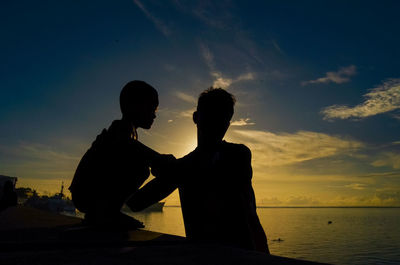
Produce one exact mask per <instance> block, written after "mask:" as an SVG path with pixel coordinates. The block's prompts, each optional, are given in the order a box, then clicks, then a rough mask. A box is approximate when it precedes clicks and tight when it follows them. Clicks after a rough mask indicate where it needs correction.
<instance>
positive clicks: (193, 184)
mask: <svg viewBox="0 0 400 265" xmlns="http://www.w3.org/2000/svg"><path fill="white" fill-rule="evenodd" d="M251 179H252V168H251V152H250V150H249V149H248V148H247V147H246V146H244V145H241V144H233V143H227V142H225V141H223V142H221V144H220V145H218V146H215V147H214V148H212V149H209V150H207V149H201V148H199V147H198V148H196V149H195V150H194V151H193V152H191V153H190V154H188V155H186V156H185V157H183V158H181V159H179V160H178V161H177V163H176V165H175V169H172V170H170V171H169V172H167V173H164V174H163V172H159V174H158V178H156V179H154V180H152V181H151V182H149V183H148V184H146V185H145V186H144V187H143V188H142V189H140V190H139V191H138V192H137V193H136V194H135V195H134V196H133V197H132V201H130V202H129V205H130V206H131V208H132V209H133V210H141V209H143V208H145V207H147V206H148V204H152V203H154V202H156V201H158V200H160V199H163V198H165V197H166V196H168V195H169V194H170V193H171V192H172V191H173V190H174V189H175V188H177V187H178V188H179V195H180V200H181V207H182V214H183V219H184V224H185V231H186V236H187V238H188V239H191V240H195V241H204V242H214V243H221V244H225V245H232V246H236V247H241V248H245V249H253V250H254V249H257V250H261V251H264V252H268V246H267V241H266V236H265V233H264V231H263V229H262V226H261V224H260V222H259V219H258V216H257V213H256V204H255V197H254V191H253V188H252V184H251Z"/></svg>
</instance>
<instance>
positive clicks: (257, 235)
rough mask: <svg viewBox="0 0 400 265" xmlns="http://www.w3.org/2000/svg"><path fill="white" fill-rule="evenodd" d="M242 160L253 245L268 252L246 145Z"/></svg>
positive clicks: (249, 155)
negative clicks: (257, 209)
mask: <svg viewBox="0 0 400 265" xmlns="http://www.w3.org/2000/svg"><path fill="white" fill-rule="evenodd" d="M243 154H244V159H243V160H244V161H245V163H244V164H243V168H242V174H243V175H244V176H245V181H246V183H247V185H246V186H247V188H246V192H245V193H246V197H247V198H246V200H247V201H248V205H249V206H248V207H249V209H248V215H249V216H248V220H249V225H250V228H251V231H252V234H253V240H254V245H255V248H256V250H257V251H260V252H264V253H268V254H269V248H268V241H267V236H266V235H265V232H264V229H263V227H262V225H261V223H260V220H259V218H258V215H257V211H256V198H255V195H254V190H253V187H252V183H251V179H252V176H253V169H252V167H251V151H250V149H248V148H247V147H245V148H244V151H243Z"/></svg>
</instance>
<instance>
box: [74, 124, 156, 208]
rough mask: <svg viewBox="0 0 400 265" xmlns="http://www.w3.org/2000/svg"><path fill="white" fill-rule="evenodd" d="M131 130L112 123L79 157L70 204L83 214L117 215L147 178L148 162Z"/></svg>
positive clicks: (126, 125) (128, 126)
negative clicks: (72, 203)
mask: <svg viewBox="0 0 400 265" xmlns="http://www.w3.org/2000/svg"><path fill="white" fill-rule="evenodd" d="M133 134H134V130H133V128H132V126H131V125H130V124H129V123H128V122H126V121H124V120H115V121H114V122H113V123H112V124H111V126H110V127H109V128H108V130H106V129H104V130H103V131H102V133H101V134H100V135H98V136H97V138H96V140H95V141H94V142H93V144H92V146H91V147H90V148H89V150H88V151H87V152H86V153H85V155H84V156H83V157H82V159H81V161H80V163H79V165H78V167H77V169H76V172H75V175H74V179H73V181H72V184H71V186H70V188H69V189H70V191H71V194H72V200H73V202H74V204H75V206H76V207H77V209H78V210H79V211H81V212H84V213H90V212H97V213H98V212H100V211H101V212H104V215H108V214H110V213H117V212H119V211H120V209H121V207H122V205H123V203H124V202H125V201H126V200H127V199H128V197H129V196H131V195H132V194H133V193H134V192H135V191H136V190H137V189H138V188H139V187H140V186H141V185H142V184H143V182H144V181H145V180H146V179H147V178H148V177H149V173H150V172H149V162H148V159H147V156H146V155H144V154H143V148H142V146H143V145H142V144H141V143H139V142H138V141H136V140H135V139H134V137H133V136H134V135H133Z"/></svg>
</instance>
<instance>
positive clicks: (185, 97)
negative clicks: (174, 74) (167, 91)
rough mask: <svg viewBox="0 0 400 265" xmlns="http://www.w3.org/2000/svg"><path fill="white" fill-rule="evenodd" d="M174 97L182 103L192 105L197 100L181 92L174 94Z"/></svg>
mask: <svg viewBox="0 0 400 265" xmlns="http://www.w3.org/2000/svg"><path fill="white" fill-rule="evenodd" d="M175 95H176V96H177V97H178V98H179V99H181V100H183V101H185V102H188V103H194V104H196V103H197V99H196V98H195V97H194V96H192V95H188V94H186V93H183V92H180V91H177V92H176V93H175Z"/></svg>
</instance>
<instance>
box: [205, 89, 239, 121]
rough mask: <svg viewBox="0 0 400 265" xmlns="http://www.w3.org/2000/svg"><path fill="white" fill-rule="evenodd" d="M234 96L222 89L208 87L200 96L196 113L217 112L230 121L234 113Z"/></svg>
mask: <svg viewBox="0 0 400 265" xmlns="http://www.w3.org/2000/svg"><path fill="white" fill-rule="evenodd" d="M235 102H236V99H235V96H234V95H232V94H231V93H229V92H227V91H226V90H224V89H222V88H214V87H210V88H208V89H206V90H205V91H203V93H201V94H200V96H199V100H198V103H197V111H206V112H208V111H212V112H214V111H218V112H220V113H221V112H222V113H223V114H226V116H227V117H228V118H229V119H231V118H232V116H233V112H234V106H235Z"/></svg>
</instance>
